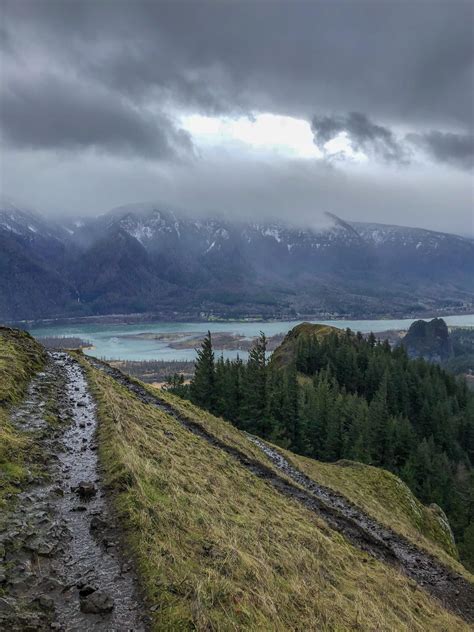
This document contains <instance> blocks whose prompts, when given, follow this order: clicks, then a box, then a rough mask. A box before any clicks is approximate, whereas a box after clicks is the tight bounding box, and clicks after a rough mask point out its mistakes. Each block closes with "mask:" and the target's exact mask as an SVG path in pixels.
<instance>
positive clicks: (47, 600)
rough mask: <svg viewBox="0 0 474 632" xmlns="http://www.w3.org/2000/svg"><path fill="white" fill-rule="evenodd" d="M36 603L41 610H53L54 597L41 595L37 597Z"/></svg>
mask: <svg viewBox="0 0 474 632" xmlns="http://www.w3.org/2000/svg"><path fill="white" fill-rule="evenodd" d="M38 603H39V605H40V606H41V608H43V610H54V607H55V606H54V599H52V598H51V597H48V596H47V595H41V596H40V597H38Z"/></svg>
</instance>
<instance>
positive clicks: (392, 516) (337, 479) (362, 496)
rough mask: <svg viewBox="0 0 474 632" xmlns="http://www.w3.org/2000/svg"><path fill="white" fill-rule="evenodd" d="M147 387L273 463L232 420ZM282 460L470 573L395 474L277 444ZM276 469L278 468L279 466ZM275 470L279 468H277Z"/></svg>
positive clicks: (431, 517) (214, 431) (429, 513)
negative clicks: (315, 456) (318, 457)
mask: <svg viewBox="0 0 474 632" xmlns="http://www.w3.org/2000/svg"><path fill="white" fill-rule="evenodd" d="M145 387H146V388H147V390H149V391H150V392H151V393H154V394H158V395H159V396H160V397H161V398H163V399H165V400H167V401H169V402H170V403H171V404H173V406H174V407H175V408H176V409H177V410H178V411H180V412H181V413H183V414H184V415H188V416H189V417H190V418H192V419H196V420H198V421H199V422H200V423H201V424H202V426H203V427H204V428H205V429H207V430H209V432H212V434H214V435H215V436H217V437H219V438H220V439H222V440H223V441H226V442H227V443H228V444H230V445H233V446H235V447H237V448H238V449H239V450H241V451H242V452H244V453H245V454H247V455H248V456H250V457H252V458H254V459H257V460H260V461H264V462H265V464H266V465H268V466H269V467H272V468H273V465H272V463H271V462H270V460H269V459H267V457H266V456H265V455H264V454H263V453H262V452H261V451H260V450H259V448H257V447H256V446H255V445H254V444H252V443H250V442H249V441H248V440H247V438H246V436H245V435H244V434H243V433H242V432H240V431H239V430H237V428H235V427H234V426H232V424H230V423H228V422H226V421H223V420H222V419H220V418H217V417H214V416H213V415H211V414H210V413H208V412H207V411H203V410H201V409H200V408H198V407H196V406H194V405H193V404H191V403H190V402H188V401H186V400H183V399H181V398H179V397H176V396H175V395H172V394H171V393H167V392H166V391H162V390H157V389H155V388H154V387H152V386H149V385H145ZM273 447H275V448H277V449H279V450H280V451H281V452H282V454H284V456H285V457H286V458H287V460H288V461H290V462H291V463H293V465H295V466H296V467H297V468H299V469H300V470H301V471H303V472H304V473H305V474H307V475H308V476H309V477H310V478H312V479H313V480H315V481H316V482H317V483H320V484H321V485H325V486H327V487H330V488H331V489H333V490H334V491H336V492H338V493H340V494H342V495H343V496H345V497H346V498H348V499H349V500H350V501H351V502H353V503H354V504H356V505H358V506H359V507H360V508H361V509H363V510H364V511H365V512H367V514H369V515H370V516H372V517H373V518H375V519H376V520H378V521H379V522H381V523H382V524H385V525H387V526H388V527H390V528H391V529H393V530H394V531H395V532H397V533H399V534H400V535H403V536H405V537H406V538H407V539H408V540H411V541H412V542H414V543H415V544H416V545H417V546H420V547H422V548H424V549H425V550H426V551H428V552H429V553H432V554H433V555H435V556H436V557H438V558H439V559H441V560H442V561H443V562H444V563H445V564H446V565H447V566H450V567H451V568H453V569H454V570H456V571H457V572H459V573H462V574H463V575H464V576H466V577H468V578H469V579H472V576H471V575H470V573H469V572H468V571H467V570H466V569H465V568H464V566H463V565H462V564H461V563H459V562H458V561H457V551H456V549H455V547H453V546H452V543H451V541H450V539H449V537H448V534H447V531H446V529H445V528H444V527H443V526H442V523H441V520H440V518H439V517H438V516H437V514H436V512H435V511H433V510H432V509H430V508H429V507H425V506H424V505H422V504H421V503H420V502H419V501H418V500H417V499H416V498H415V496H414V495H413V494H412V493H411V491H410V490H409V489H408V487H407V486H406V485H405V484H404V483H403V482H402V481H401V480H400V479H399V478H398V477H396V476H394V475H393V474H391V473H390V472H387V471H386V470H382V469H379V468H375V467H371V466H368V465H363V464H359V463H350V462H347V461H346V462H344V464H343V465H338V464H333V463H322V462H320V461H315V460H314V459H307V458H304V457H300V456H298V455H296V454H294V453H292V452H289V451H285V450H282V449H281V448H278V447H277V446H273ZM279 473H280V472H279ZM280 474H281V473H280Z"/></svg>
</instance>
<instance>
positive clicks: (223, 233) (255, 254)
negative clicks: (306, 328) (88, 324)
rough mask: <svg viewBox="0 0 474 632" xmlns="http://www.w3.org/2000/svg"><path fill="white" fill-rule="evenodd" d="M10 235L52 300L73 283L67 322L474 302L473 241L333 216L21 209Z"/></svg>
mask: <svg viewBox="0 0 474 632" xmlns="http://www.w3.org/2000/svg"><path fill="white" fill-rule="evenodd" d="M0 240H2V243H3V244H7V245H8V248H7V246H6V245H5V246H4V250H5V251H7V250H8V251H9V252H12V251H13V250H14V251H15V253H16V254H11V255H10V256H9V257H8V258H5V256H4V257H3V260H2V261H1V264H0V265H1V266H2V268H1V271H2V274H3V276H4V277H5V275H6V277H8V275H9V274H10V275H12V274H13V272H12V270H15V265H16V263H18V261H17V260H18V259H21V260H22V261H23V262H24V261H25V260H28V261H29V262H30V263H31V262H34V264H35V265H36V266H37V268H38V270H43V272H44V274H45V280H44V283H40V285H41V286H42V287H43V295H44V296H48V283H49V281H48V279H50V276H51V274H52V275H53V276H54V278H55V280H56V281H57V280H58V279H59V280H60V281H61V282H62V284H63V286H64V287H63V291H62V292H59V295H60V296H61V297H63V298H61V300H60V301H59V304H58V307H57V308H56V307H55V309H56V310H62V313H64V314H65V315H71V314H72V315H74V314H76V315H82V314H94V313H98V314H99V313H100V314H102V313H110V312H143V311H147V312H154V313H157V314H160V315H162V316H163V317H170V316H171V317H179V316H180V315H183V316H184V315H186V316H190V317H192V316H194V317H197V316H199V315H200V314H201V313H203V312H204V313H214V314H218V315H224V316H232V315H235V316H241V315H255V316H256V315H259V316H275V315H286V316H296V315H297V314H340V315H354V316H356V315H357V316H368V315H376V314H386V313H393V314H395V313H407V312H414V311H416V312H418V313H419V312H423V310H424V309H430V310H431V309H435V308H437V307H438V308H440V307H447V308H449V307H450V306H451V307H453V306H457V305H464V304H466V303H469V302H472V301H473V300H474V242H473V241H472V240H469V239H466V238H463V237H458V236H456V235H449V234H445V233H439V232H434V231H429V230H422V229H416V228H407V227H398V226H387V225H383V224H363V223H355V222H354V223H349V222H346V221H343V220H341V219H340V218H338V217H336V216H334V215H330V214H328V217H327V221H326V222H325V224H324V225H322V226H318V227H313V228H300V227H295V226H290V225H288V224H284V223H283V222H278V221H272V222H270V221H269V222H258V223H257V222H253V223H251V222H247V223H244V222H241V221H231V220H229V219H225V218H219V217H208V218H199V219H196V218H193V217H191V216H189V215H186V214H184V213H181V212H177V211H175V210H170V209H165V208H163V207H162V206H160V205H158V204H139V205H127V206H123V207H120V208H117V209H114V210H112V211H110V212H109V213H106V214H104V215H101V216H99V217H97V218H78V219H72V220H69V221H68V222H67V223H64V224H63V225H62V226H57V225H55V224H53V223H51V222H49V221H47V220H46V219H44V218H42V217H41V216H39V215H38V214H36V213H34V212H31V211H28V210H24V209H21V208H18V207H16V206H15V205H11V204H10V205H9V206H8V205H2V206H1V207H0ZM15 262H16V263H15ZM38 273H39V272H38ZM53 285H54V284H53ZM0 289H1V287H0ZM8 291H9V292H12V290H11V289H9V290H8ZM55 293H56V295H57V294H58V290H57V287H56V289H55ZM16 294H21V283H20V284H19V290H18V291H17V292H16ZM64 296H65V297H66V298H64ZM10 299H12V300H10V301H4V302H3V304H1V305H0V315H2V316H3V318H6V317H8V318H19V317H28V316H32V317H39V316H51V312H50V311H48V309H47V308H46V307H41V308H40V309H32V308H31V306H30V307H28V308H25V307H24V306H23V303H24V302H25V301H24V298H23V299H22V298H21V296H19V297H18V298H16V299H15V292H13V296H12V297H10ZM53 299H54V297H52V299H51V300H52V302H53V303H54V304H55V305H56V304H57V303H58V301H56V300H53ZM43 302H44V301H40V304H41V305H42V304H43ZM46 302H47V301H46ZM47 303H48V302H47ZM54 315H57V311H55V313H54Z"/></svg>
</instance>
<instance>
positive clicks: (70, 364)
mask: <svg viewBox="0 0 474 632" xmlns="http://www.w3.org/2000/svg"><path fill="white" fill-rule="evenodd" d="M52 417H53V420H52ZM12 420H13V422H14V423H15V424H16V425H17V426H18V427H19V428H21V429H22V430H23V431H26V432H31V433H34V434H33V436H34V438H35V443H36V445H38V446H39V448H40V451H41V454H42V460H43V465H44V467H43V469H42V471H41V474H39V475H36V476H33V475H32V476H31V480H30V481H29V485H28V486H27V489H26V490H25V491H23V492H22V493H21V494H19V496H18V497H17V501H16V503H15V507H14V509H12V510H11V512H10V513H9V514H7V515H5V516H2V524H0V561H2V562H3V564H2V566H0V569H1V570H0V583H1V588H2V597H1V598H0V630H9V631H12V632H15V631H17V630H18V631H20V630H21V631H25V632H26V631H30V630H31V631H33V630H34V631H43V630H63V631H65V632H76V631H77V632H90V631H93V630H104V631H117V632H118V631H123V632H125V631H132V630H133V631H137V632H138V631H143V630H145V629H146V626H145V621H143V620H142V619H141V613H143V611H144V610H143V606H142V604H141V603H140V600H139V598H138V597H137V590H136V584H137V582H136V579H135V576H134V574H133V571H132V566H131V560H130V559H127V556H126V555H125V553H124V549H123V547H122V544H121V536H120V532H119V530H118V528H117V526H116V523H115V520H114V518H113V512H112V510H111V508H110V507H109V505H108V502H107V499H106V497H105V494H104V489H103V487H102V485H101V481H100V473H99V470H98V459H97V452H96V443H95V431H96V421H97V420H96V413H95V404H94V402H93V400H92V398H91V395H90V393H89V390H88V385H87V382H86V379H85V377H84V374H83V370H82V368H81V367H80V365H79V364H78V363H77V362H76V361H75V360H73V359H72V358H71V357H70V356H69V355H68V354H66V353H59V352H56V353H50V354H49V355H48V363H47V365H46V367H45V369H44V371H43V372H41V373H39V374H38V375H37V376H36V378H34V379H33V380H32V382H31V384H30V386H29V389H28V392H27V395H26V398H25V400H24V402H23V403H22V405H21V406H20V407H19V408H17V409H16V410H15V411H13V414H12ZM2 557H3V560H2V559H1V558H2Z"/></svg>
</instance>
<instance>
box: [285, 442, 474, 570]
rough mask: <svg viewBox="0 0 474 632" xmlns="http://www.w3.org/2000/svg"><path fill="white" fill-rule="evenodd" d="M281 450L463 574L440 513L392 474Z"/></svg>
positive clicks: (307, 470)
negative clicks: (418, 498)
mask: <svg viewBox="0 0 474 632" xmlns="http://www.w3.org/2000/svg"><path fill="white" fill-rule="evenodd" d="M280 451H281V453H282V454H284V456H285V458H286V459H287V460H288V461H289V462H290V463H292V464H293V465H295V466H296V467H297V468H298V469H300V470H301V471H302V472H304V473H305V474H306V475H307V476H309V477H310V478H312V479H313V480H314V481H316V482H317V483H320V484H321V485H325V486H326V487H329V488H330V489H333V490H334V491H336V492H338V493H340V494H342V495H343V496H345V497H346V498H348V499H349V500H350V501H352V502H353V503H354V504H355V505H358V506H359V507H360V508H361V509H363V510H364V511H365V512H366V513H367V514H368V515H370V516H372V517H373V518H375V519H376V520H377V521H378V522H380V523H382V524H385V525H387V526H388V527H390V528H391V529H393V531H395V532H397V533H399V534H401V535H403V536H405V537H406V538H407V539H408V540H411V541H412V542H413V543H415V544H416V545H417V546H419V547H421V548H423V549H425V550H426V551H428V552H430V553H432V554H433V555H435V556H436V557H438V558H440V559H441V560H442V561H443V562H444V563H445V564H448V565H449V566H451V567H453V568H454V569H455V570H457V571H458V572H463V573H464V574H465V573H466V571H465V569H464V567H463V566H462V565H461V564H460V563H458V562H457V561H456V560H457V559H458V552H457V549H456V545H455V544H454V542H453V540H452V535H451V532H450V529H449V526H448V523H447V519H446V517H445V516H444V513H443V512H442V510H441V509H440V508H437V507H436V506H430V507H426V506H425V505H423V504H422V503H421V502H420V501H419V500H417V498H416V497H415V496H414V495H413V493H412V492H411V491H410V489H409V488H408V486H407V485H405V483H404V482H403V481H401V480H400V479H399V478H398V477H397V476H395V475H394V474H392V473H391V472H387V471H386V470H383V469H381V468H377V467H372V466H370V465H364V464H363V463H356V462H354V461H339V462H337V463H323V462H321V461H315V460H314V459H309V458H305V457H302V456H297V455H295V454H293V453H291V452H289V451H287V450H282V449H280ZM469 577H470V576H469Z"/></svg>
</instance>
